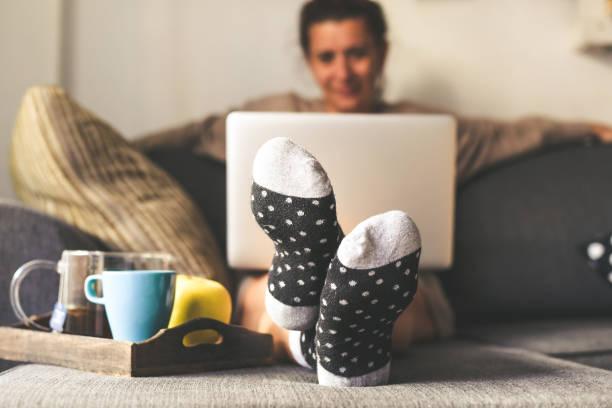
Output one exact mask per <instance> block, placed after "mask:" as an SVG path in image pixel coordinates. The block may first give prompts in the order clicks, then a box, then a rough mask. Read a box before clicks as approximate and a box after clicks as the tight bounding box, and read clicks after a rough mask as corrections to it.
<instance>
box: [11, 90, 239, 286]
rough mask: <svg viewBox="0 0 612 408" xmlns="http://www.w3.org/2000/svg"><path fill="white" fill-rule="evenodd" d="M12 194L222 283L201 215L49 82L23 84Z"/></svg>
mask: <svg viewBox="0 0 612 408" xmlns="http://www.w3.org/2000/svg"><path fill="white" fill-rule="evenodd" d="M10 159H11V160H10V165H11V174H12V177H13V182H14V186H15V190H16V192H17V195H18V197H19V198H20V199H21V200H22V201H23V202H25V203H27V204H29V205H32V206H34V207H36V208H38V209H40V210H42V211H43V212H45V213H47V214H51V215H54V216H57V217H59V218H61V219H64V220H65V221H67V222H68V223H70V224H72V225H75V226H77V227H79V228H81V229H82V230H84V231H86V232H89V233H91V234H94V235H96V236H98V237H99V238H101V239H102V240H104V241H105V242H108V243H109V244H111V245H113V246H115V247H117V248H118V249H121V250H124V251H165V252H169V253H171V254H173V255H174V256H175V257H176V269H177V271H178V272H179V273H186V274H189V275H200V276H205V277H208V278H212V279H216V280H219V281H220V282H221V283H224V284H226V285H227V274H226V272H225V265H224V263H223V260H222V258H221V256H220V254H219V250H218V248H217V245H216V243H215V241H214V239H213V236H212V234H211V232H210V231H209V228H208V226H207V223H206V221H205V220H204V218H203V216H202V215H201V214H200V213H199V211H198V208H197V207H196V205H195V204H194V203H193V201H192V200H191V199H190V198H189V197H188V196H187V195H186V194H185V193H184V191H183V190H182V189H181V187H180V185H178V183H177V182H176V181H175V180H174V179H173V178H172V177H170V176H169V175H168V174H166V173H165V172H164V171H163V170H161V169H160V168H159V167H157V166H156V165H154V164H153V163H152V162H151V161H150V160H149V159H148V158H146V157H145V156H144V155H143V154H141V153H140V152H138V151H137V150H135V149H134V148H132V147H131V146H130V145H129V144H128V143H127V142H126V141H125V140H124V139H123V138H122V137H121V135H120V134H119V133H118V132H117V131H115V130H114V129H112V128H111V127H110V126H109V125H108V124H107V123H105V122H104V121H102V120H101V119H99V118H97V117H96V116H95V115H93V114H92V113H90V112H89V111H87V110H86V109H84V108H82V107H81V106H79V105H78V104H77V103H76V102H75V101H73V100H72V99H71V98H70V97H69V96H68V95H67V94H66V92H65V91H64V90H63V89H61V88H59V87H56V86H36V87H33V88H31V89H29V90H28V91H27V93H26V95H25V97H24V99H23V101H22V105H21V108H20V110H19V113H18V116H17V121H16V125H15V130H14V134H13V139H12V145H11V157H10Z"/></svg>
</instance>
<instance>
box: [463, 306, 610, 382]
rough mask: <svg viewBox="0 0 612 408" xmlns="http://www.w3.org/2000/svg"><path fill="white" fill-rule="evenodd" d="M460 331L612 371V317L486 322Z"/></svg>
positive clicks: (471, 335) (488, 340) (476, 337)
mask: <svg viewBox="0 0 612 408" xmlns="http://www.w3.org/2000/svg"><path fill="white" fill-rule="evenodd" d="M461 334H462V335H463V336H466V337H469V338H472V339H477V340H481V341H485V342H487V343H493V344H499V345H504V346H510V347H517V348H521V349H526V350H532V351H536V352H539V353H544V354H547V355H549V356H555V357H559V358H562V359H566V360H571V361H575V362H577V363H581V364H585V365H589V366H593V367H599V368H604V369H607V370H612V318H590V319H587V318H583V319H553V320H544V321H525V322H517V323H501V324H486V325H479V326H473V327H470V328H465V329H463V330H462V332H461Z"/></svg>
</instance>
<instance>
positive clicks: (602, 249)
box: [585, 234, 612, 285]
mask: <svg viewBox="0 0 612 408" xmlns="http://www.w3.org/2000/svg"><path fill="white" fill-rule="evenodd" d="M585 250H586V255H587V256H588V258H589V263H590V265H591V267H593V268H594V269H595V270H596V271H597V272H599V274H600V275H601V277H602V278H604V279H605V280H606V281H607V282H608V283H609V284H611V285H612V234H606V235H604V236H601V237H599V238H598V239H596V240H593V241H591V242H589V243H588V244H587V245H586V248H585Z"/></svg>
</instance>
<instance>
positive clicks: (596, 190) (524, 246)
mask: <svg viewBox="0 0 612 408" xmlns="http://www.w3.org/2000/svg"><path fill="white" fill-rule="evenodd" d="M610 174H612V146H609V145H596V146H592V147H584V146H568V147H566V148H564V149H559V150H555V151H547V152H540V153H536V154H532V155H530V156H527V157H524V158H521V159H520V160H516V161H512V162H509V163H506V164H503V165H501V166H498V167H497V168H495V169H491V171H488V172H486V173H484V174H482V175H481V176H479V177H477V178H476V179H474V180H472V181H471V182H470V183H467V184H466V185H465V186H464V187H463V188H461V189H460V190H459V191H458V194H457V210H456V233H455V235H456V239H455V243H456V245H455V254H456V256H455V263H454V267H453V270H452V271H449V272H448V273H443V274H441V275H440V277H441V278H442V280H443V283H444V286H445V289H446V291H447V293H448V295H449V298H450V301H451V304H452V305H453V307H454V309H455V314H456V317H457V323H458V325H459V326H463V325H466V324H470V323H474V322H502V321H511V320H518V319H523V318H549V317H581V316H586V317H588V316H590V317H594V316H611V315H612V285H610V284H609V282H607V281H606V280H604V279H602V277H601V276H600V274H599V273H598V272H597V271H595V270H593V268H591V267H590V266H589V264H588V262H587V259H586V256H585V253H584V249H583V244H584V243H585V242H587V241H589V240H591V239H593V238H595V237H597V236H600V235H601V234H602V233H606V232H608V233H609V232H611V231H612V211H610V204H609V203H610V201H611V200H612V196H611V195H610V192H611V191H612V190H610Z"/></svg>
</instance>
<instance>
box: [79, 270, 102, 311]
mask: <svg viewBox="0 0 612 408" xmlns="http://www.w3.org/2000/svg"><path fill="white" fill-rule="evenodd" d="M98 280H102V275H99V274H98V275H90V276H88V277H87V278H85V283H84V284H83V290H84V291H85V297H86V298H87V300H89V301H90V302H92V303H97V304H98V305H103V304H104V297H100V296H97V295H96V288H95V283H96V282H95V281H98Z"/></svg>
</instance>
